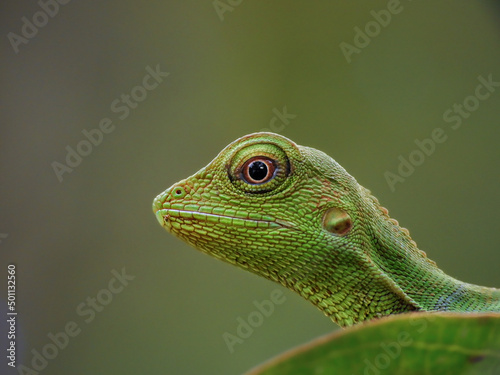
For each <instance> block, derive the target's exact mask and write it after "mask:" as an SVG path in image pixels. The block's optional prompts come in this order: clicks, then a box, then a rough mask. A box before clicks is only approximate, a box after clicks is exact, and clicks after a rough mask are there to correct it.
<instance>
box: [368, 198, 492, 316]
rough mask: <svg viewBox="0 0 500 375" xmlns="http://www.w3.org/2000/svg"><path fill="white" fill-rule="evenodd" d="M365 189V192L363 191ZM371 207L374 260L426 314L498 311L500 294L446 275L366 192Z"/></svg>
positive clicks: (371, 253) (371, 245)
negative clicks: (435, 312)
mask: <svg viewBox="0 0 500 375" xmlns="http://www.w3.org/2000/svg"><path fill="white" fill-rule="evenodd" d="M363 189H364V188H363ZM364 193H365V197H366V198H367V199H366V200H368V201H370V202H371V204H370V205H368V206H367V207H370V208H371V211H372V212H370V213H368V217H372V220H371V225H370V226H369V228H371V233H370V240H371V241H370V248H369V249H368V252H369V254H370V258H371V259H372V260H373V262H374V263H375V264H377V266H378V267H379V269H380V270H381V271H382V272H383V273H384V274H385V275H386V276H387V277H388V278H389V279H391V280H392V281H394V283H395V284H396V285H398V286H399V287H400V288H401V290H402V291H403V292H404V294H405V295H406V296H408V297H409V298H410V299H411V300H412V301H414V302H415V305H416V306H417V307H418V309H420V310H424V311H456V312H467V311H478V312H479V311H498V309H499V308H500V290H499V289H495V288H486V287H481V286H477V285H473V284H468V283H464V282H461V281H459V280H457V279H454V278H453V277H451V276H448V275H447V274H445V273H444V272H443V271H442V270H441V269H440V268H438V266H437V265H436V263H435V262H434V261H432V260H430V259H429V258H427V256H426V254H425V252H423V251H421V250H420V249H418V247H417V244H416V243H415V241H413V240H412V239H411V237H410V234H409V232H408V230H407V229H405V228H402V227H400V226H399V224H398V222H397V221H396V220H394V219H391V218H390V217H389V214H388V212H387V210H386V209H385V208H383V207H381V206H380V205H379V203H378V201H377V199H376V198H375V197H373V196H372V195H371V194H370V192H369V191H368V190H366V189H364Z"/></svg>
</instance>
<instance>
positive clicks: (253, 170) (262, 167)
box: [248, 160, 269, 181]
mask: <svg viewBox="0 0 500 375" xmlns="http://www.w3.org/2000/svg"><path fill="white" fill-rule="evenodd" d="M268 173H269V168H268V167H267V164H266V163H264V162H262V161H260V160H257V161H254V162H252V163H251V164H250V165H249V166H248V175H249V176H250V177H251V178H252V180H254V181H262V180H263V179H265V178H266V176H267V174H268Z"/></svg>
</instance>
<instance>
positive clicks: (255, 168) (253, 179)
mask: <svg viewBox="0 0 500 375" xmlns="http://www.w3.org/2000/svg"><path fill="white" fill-rule="evenodd" d="M241 173H242V176H243V180H244V181H245V182H246V183H248V184H250V185H261V184H265V183H266V182H268V181H270V180H272V179H273V178H274V175H275V174H276V165H275V163H274V161H273V160H271V159H268V158H266V157H263V156H255V157H253V158H250V159H248V160H247V161H246V162H245V164H243V168H242V172H241Z"/></svg>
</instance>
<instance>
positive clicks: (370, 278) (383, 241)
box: [153, 133, 500, 326]
mask: <svg viewBox="0 0 500 375" xmlns="http://www.w3.org/2000/svg"><path fill="white" fill-rule="evenodd" d="M153 211H154V212H155V214H156V217H157V219H158V221H159V222H160V224H161V225H162V226H163V227H164V228H165V229H166V230H167V231H169V232H171V233H172V234H174V235H176V236H177V237H179V238H181V239H183V240H184V241H186V242H188V243H189V244H191V245H193V246H194V247H196V248H197V249H199V250H201V251H202V252H205V253H207V254H210V255H212V256H214V257H216V258H218V259H222V260H224V261H226V262H228V263H231V264H234V265H237V266H239V267H241V268H244V269H246V270H249V271H251V272H254V273H256V274H258V275H261V276H263V277H265V278H267V279H270V280H273V281H275V282H278V283H280V284H282V285H284V286H285V287H287V288H289V289H291V290H293V291H295V292H297V293H298V294H300V295H301V296H302V297H304V298H305V299H307V300H309V301H310V302H312V303H313V304H314V305H316V306H317V307H318V308H319V309H320V310H322V311H323V312H324V313H325V314H326V315H328V316H329V317H330V318H331V319H332V320H333V321H334V322H336V323H337V324H339V325H340V326H349V325H352V324H354V323H357V322H361V321H364V320H368V319H372V318H376V317H380V316H384V315H388V314H397V313H403V312H407V311H452V312H487V311H490V312H492V311H500V290H499V289H494V288H486V287H481V286H477V285H472V284H467V283H464V282H461V281H458V280H456V279H454V278H452V277H450V276H448V275H446V274H445V273H444V272H443V271H442V270H440V269H439V268H438V267H437V266H436V264H435V263H434V262H433V261H432V260H430V259H429V258H427V256H426V254H425V253H424V252H423V251H421V250H419V249H418V247H417V245H416V243H415V242H414V241H413V240H412V239H411V238H410V235H409V232H408V230H407V229H405V228H402V227H400V226H399V224H398V222H397V221H396V220H394V219H391V218H390V217H389V215H388V212H387V210H386V209H385V208H383V207H382V206H380V204H379V203H378V201H377V199H376V198H375V197H374V196H373V195H372V194H371V193H370V191H369V190H367V189H365V188H364V187H362V186H361V185H359V184H358V183H357V182H356V180H355V179H354V178H353V177H352V176H350V175H349V174H348V173H347V172H346V171H345V170H344V169H343V168H342V167H341V166H340V165H339V164H337V163H336V162H335V160H333V159H332V158H330V157H329V156H328V155H326V154H325V153H323V152H321V151H318V150H315V149H313V148H309V147H304V146H299V145H297V144H295V143H293V142H292V141H290V140H289V139H287V138H285V137H283V136H280V135H277V134H273V133H255V134H250V135H247V136H245V137H242V138H240V139H237V140H236V141H234V142H232V143H231V144H230V145H228V146H227V147H226V148H225V149H224V150H222V151H221V152H220V153H219V155H218V156H217V157H216V158H215V159H214V160H213V161H212V162H211V163H210V164H208V165H207V166H206V167H205V168H202V169H201V170H200V171H198V172H197V173H196V174H194V175H193V176H191V177H189V178H187V179H184V180H182V181H180V182H178V183H176V184H174V185H173V186H171V187H170V188H168V189H167V190H166V191H164V192H163V193H161V194H160V195H158V196H157V197H156V198H155V200H154V202H153Z"/></svg>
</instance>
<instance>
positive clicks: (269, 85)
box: [0, 0, 500, 375]
mask: <svg viewBox="0 0 500 375" xmlns="http://www.w3.org/2000/svg"><path fill="white" fill-rule="evenodd" d="M231 3H232V4H233V6H231V5H228V4H229V3H228V2H227V1H226V0H221V2H218V3H217V2H216V4H219V5H218V6H219V7H222V6H223V5H221V4H226V5H225V6H226V8H225V9H226V11H225V12H224V13H223V14H221V15H219V14H218V13H217V11H216V9H215V7H214V2H212V1H165V2H142V3H138V2H133V1H106V2H100V3H98V2H78V1H71V2H68V3H67V4H65V5H59V9H57V14H54V15H53V17H50V16H49V17H47V18H46V22H45V21H44V16H43V15H40V14H38V16H37V17H38V18H37V19H36V21H37V22H38V23H39V24H42V25H43V26H41V27H37V30H38V31H37V33H36V35H34V36H33V37H32V38H26V43H21V44H19V45H17V49H18V51H17V53H16V51H15V48H14V47H13V43H12V42H11V40H10V39H9V35H10V36H11V37H12V34H9V33H15V34H17V35H19V36H22V27H23V24H24V21H23V17H26V19H27V20H28V21H33V16H34V15H36V14H37V12H40V11H41V9H42V8H41V6H40V4H38V3H37V2H35V1H29V2H28V1H6V2H3V4H2V6H1V16H0V17H1V18H2V21H1V25H0V28H1V31H2V32H1V35H2V44H1V74H2V77H1V79H2V86H1V90H0V100H1V106H0V108H1V112H0V113H1V124H2V126H1V128H0V172H1V177H0V179H1V180H0V181H1V184H0V204H1V209H0V210H1V215H0V234H3V236H1V238H0V240H1V243H0V266H1V269H0V280H4V281H2V284H0V299H1V301H2V304H3V306H2V311H1V312H2V315H4V310H5V300H6V295H7V292H6V281H5V280H6V274H7V272H6V271H7V264H9V263H15V264H16V265H17V277H18V279H17V280H18V285H17V302H18V305H17V307H18V312H19V315H18V327H17V328H18V333H20V334H21V336H20V337H19V338H18V345H19V347H18V350H19V351H18V364H24V365H26V366H29V367H31V363H30V362H31V360H32V357H33V354H32V352H31V351H32V350H33V349H34V350H38V351H41V350H42V349H43V347H44V346H45V345H46V344H47V343H50V342H51V341H50V340H49V338H48V336H47V334H48V333H50V332H52V333H54V334H55V333H56V332H59V331H62V330H63V329H64V326H65V325H66V324H67V323H68V322H70V321H74V322H76V323H77V324H78V326H79V328H80V329H81V333H80V334H79V335H78V336H77V337H74V338H71V340H70V342H69V344H68V345H67V347H66V348H65V349H63V350H60V351H59V353H58V355H57V357H56V358H54V359H52V360H49V361H48V365H47V367H46V368H45V369H44V370H43V371H42V372H41V373H44V374H52V375H63V374H64V375H65V374H148V373H161V374H181V375H184V374H214V375H215V374H217V375H225V374H240V373H242V372H244V371H246V370H248V369H250V368H251V367H253V366H255V365H257V364H259V363H261V362H263V361H264V360H266V359H268V358H270V357H272V356H274V355H276V354H278V353H280V352H282V351H284V350H286V349H288V348H291V347H293V346H295V345H298V344H300V343H303V342H305V341H308V340H310V339H312V338H314V337H316V336H318V335H321V334H325V333H328V332H330V331H332V330H335V329H336V327H335V325H334V324H333V323H331V322H330V321H329V319H328V318H326V317H325V316H323V315H322V313H321V312H319V310H317V309H316V308H315V307H314V306H312V305H310V304H309V303H307V302H306V301H304V300H302V299H301V298H300V297H298V296H296V295H294V294H292V293H291V292H288V291H286V290H284V289H283V291H284V293H285V296H286V302H285V303H284V304H282V305H279V306H276V310H275V312H274V313H273V314H272V315H271V316H270V317H269V318H266V319H265V321H264V323H263V325H262V326H261V327H258V328H256V329H255V331H254V332H253V334H252V335H251V336H250V337H249V338H247V339H245V340H244V343H243V344H239V345H236V347H235V351H234V353H230V352H229V350H228V347H227V346H226V344H225V342H224V340H223V337H222V335H223V333H224V332H229V333H231V334H236V327H237V324H238V323H237V318H238V317H242V318H246V317H247V316H248V314H250V313H251V312H252V311H255V306H254V305H253V302H254V301H262V300H264V299H268V298H269V296H270V294H271V292H272V291H273V290H275V289H276V288H281V287H279V286H277V285H275V284H273V283H271V282H269V281H267V280H264V279H260V278H258V277H257V276H254V275H252V274H250V273H247V272H244V271H242V270H239V269H237V268H235V267H232V266H229V265H226V264H224V263H222V262H220V261H217V260H215V259H212V258H210V257H208V256H206V255H203V254H201V253H199V252H197V251H196V250H194V249H192V248H190V247H188V245H186V244H184V243H182V242H181V241H179V240H177V239H176V238H174V237H173V236H171V235H169V234H168V233H167V232H165V231H164V230H163V229H162V228H161V227H160V226H159V225H158V223H157V221H156V219H155V217H154V215H153V214H152V211H151V203H152V200H153V198H154V197H155V196H156V195H157V194H158V193H160V192H161V191H163V190H164V189H165V188H167V187H168V186H170V185H171V184H172V183H174V182H176V181H178V180H179V179H181V178H184V177H187V176H188V175H190V174H192V173H193V172H195V171H197V170H198V169H200V168H201V167H203V166H204V165H206V164H207V163H208V162H209V161H210V160H211V159H212V158H213V157H215V156H216V154H217V153H218V152H219V151H220V150H221V149H222V148H223V147H224V146H225V145H226V144H228V143H229V142H231V141H233V140H234V139H236V138H237V137H240V136H242V135H245V134H247V133H251V132H255V131H259V130H261V129H262V128H266V127H269V123H270V121H271V119H272V118H273V117H274V116H275V114H274V112H273V109H277V110H279V111H282V109H283V107H284V106H286V108H287V112H288V113H290V114H293V115H296V117H295V118H293V119H291V120H290V122H289V123H288V124H285V125H286V126H284V127H282V129H280V133H281V134H283V135H285V136H287V137H289V138H291V139H292V140H294V141H296V142H297V143H299V144H302V145H307V146H312V147H315V148H318V149H321V150H323V151H325V152H326V153H328V154H329V155H331V156H332V157H333V158H335V159H336V160H337V161H338V162H339V163H340V164H342V165H343V166H344V167H345V168H346V169H347V170H348V171H349V172H350V173H351V174H352V175H353V176H355V177H356V179H357V180H358V181H359V182H360V183H361V184H362V185H364V186H366V187H368V188H369V189H371V190H372V192H373V193H374V194H375V195H376V196H377V197H378V198H379V200H380V201H381V203H382V204H383V205H384V206H386V207H387V208H388V209H389V210H390V213H391V215H392V216H393V217H395V218H397V219H398V220H399V222H400V223H401V224H402V225H403V226H405V227H407V228H409V229H410V232H411V234H412V236H413V238H414V239H415V240H416V241H417V243H418V244H419V247H420V248H421V249H423V250H425V251H426V252H427V253H428V255H429V256H430V258H431V259H433V260H435V261H436V262H437V263H438V265H439V266H441V268H443V269H444V270H445V271H446V272H447V273H449V274H451V275H453V276H454V277H456V278H458V279H461V280H465V281H468V282H472V283H476V284H481V285H488V286H497V287H500V277H499V264H500V252H499V251H498V244H497V238H498V224H499V220H498V211H499V209H500V204H499V203H500V199H499V195H498V186H499V184H500V178H499V173H498V164H499V161H500V152H499V146H498V143H499V139H500V138H499V136H500V130H499V129H500V116H499V115H500V89H495V88H493V90H494V92H492V93H491V95H490V97H489V98H488V99H486V100H482V101H480V102H479V104H478V106H477V109H475V110H474V111H473V112H471V113H469V117H468V118H467V119H465V120H464V121H463V124H462V126H461V127H460V128H459V129H457V130H453V129H452V128H451V125H452V124H450V123H447V122H445V121H444V120H443V114H444V113H445V111H447V110H448V109H449V108H451V107H452V106H453V104H454V103H463V101H464V99H465V98H466V97H468V96H469V95H474V93H475V89H476V86H477V85H478V83H479V82H478V77H479V76H483V77H484V78H487V77H488V76H489V75H492V77H493V80H494V81H496V82H499V81H500V63H499V62H500V7H499V6H498V2H496V1H471V0H461V1H438V2H436V1H406V0H405V1H401V4H400V8H399V9H400V10H401V11H400V12H399V13H398V14H393V15H392V17H391V20H390V22H389V23H388V25H387V26H386V27H381V30H380V31H379V33H378V35H375V36H374V37H373V38H371V40H370V43H369V44H368V45H367V46H366V47H364V48H361V49H360V51H359V53H355V54H353V55H352V56H351V57H350V58H351V60H352V61H351V62H350V63H348V61H347V60H346V58H345V56H344V55H343V53H342V51H341V49H340V47H339V45H340V44H341V43H342V42H345V43H350V44H353V43H354V37H355V34H356V31H355V27H359V28H360V29H364V27H365V26H366V25H367V23H369V22H371V21H373V20H374V16H373V14H372V13H370V12H371V11H376V12H379V11H380V10H382V9H386V8H387V1H370V2H345V1H343V2H341V1H315V2H304V1H274V2H251V1H247V0H243V1H239V2H238V1H236V0H232V2H231ZM54 9H55V8H52V12H53V13H56V12H55V10H54ZM221 9H222V8H221ZM44 23H46V24H45V25H44ZM25 32H27V30H25ZM17 40H19V39H17ZM157 65H159V68H160V70H161V71H163V72H169V73H170V74H169V76H168V77H165V78H163V81H162V82H161V83H160V84H159V85H158V86H157V87H156V88H154V89H153V90H151V91H144V90H143V91H141V89H136V87H137V86H138V85H141V84H142V80H143V77H144V76H145V75H146V74H147V71H146V69H147V67H148V66H149V67H151V68H152V69H155V67H156V66H157ZM134 89H135V91H134V92H135V94H136V95H141V94H143V93H144V92H146V94H147V97H146V98H145V99H144V100H143V101H142V102H140V103H139V104H138V105H137V107H136V108H133V109H130V112H129V113H128V116H126V118H124V119H120V118H119V116H120V114H124V112H120V113H117V112H116V110H115V111H113V109H112V103H113V102H114V101H115V100H117V99H118V100H120V98H121V95H122V94H130V92H131V90H134ZM141 99H142V98H141ZM115 109H116V107H115ZM103 118H109V119H111V120H112V123H113V125H114V130H113V131H112V132H111V133H109V134H105V135H104V138H103V140H102V142H101V143H100V144H99V145H97V146H94V147H93V148H92V150H91V152H90V153H89V155H88V156H85V157H83V159H82V161H81V163H80V164H79V165H78V166H76V167H75V168H74V170H73V171H72V172H71V173H64V174H63V176H62V178H63V181H62V182H60V181H59V180H58V178H57V176H56V174H55V172H54V170H53V167H52V163H53V162H60V163H64V162H65V157H66V154H67V150H66V147H67V146H70V147H71V148H73V149H75V148H76V147H77V145H78V144H79V143H80V142H81V141H82V140H84V139H86V138H85V136H84V135H83V134H82V131H83V130H84V129H85V130H87V131H91V130H92V129H95V128H98V127H99V123H100V121H101V120H102V119H103ZM277 124H278V125H280V123H279V122H278V123H277ZM437 127H442V128H443V129H445V131H446V134H447V135H448V139H447V141H446V142H444V143H442V144H439V145H437V147H436V150H435V152H434V153H433V154H432V155H430V156H428V157H427V158H426V159H425V161H424V163H423V164H422V165H420V166H418V167H417V168H416V169H415V171H414V173H413V174H412V175H411V176H409V177H408V178H406V180H405V182H404V183H398V184H396V186H395V191H391V189H390V188H389V186H388V184H387V181H386V179H385V177H384V173H385V172H386V171H391V172H394V173H396V172H397V167H398V163H399V161H398V157H399V156H400V155H403V157H405V158H407V157H408V155H409V154H410V153H411V152H412V151H413V150H415V149H416V146H415V143H414V141H415V139H420V140H422V139H424V138H428V137H429V136H430V135H431V133H432V131H433V129H435V128H437ZM123 267H125V269H126V272H127V274H129V275H133V276H135V279H134V280H133V281H130V283H129V285H127V286H126V287H125V288H124V290H123V291H122V292H121V293H119V294H116V295H114V297H113V300H112V301H111V302H110V303H109V304H108V305H107V306H105V308H104V309H103V310H102V311H100V312H97V313H96V316H95V319H94V320H93V321H91V322H90V323H88V324H87V323H85V321H84V319H85V318H88V315H86V316H81V315H79V314H78V313H77V306H79V305H80V304H81V303H84V302H85V301H86V300H87V298H88V297H96V295H97V294H98V293H100V292H101V291H102V290H103V289H105V288H107V286H108V282H109V281H110V280H111V279H112V278H113V275H112V273H111V272H112V270H117V271H120V270H121V269H122V268H123ZM4 316H5V315H4ZM4 316H2V317H0V319H1V320H2V321H4V320H5V319H4ZM2 324H3V325H1V327H2V332H0V334H1V337H0V343H1V345H2V349H4V347H5V345H6V338H5V335H6V334H5V324H4V323H2ZM23 348H24V349H23ZM3 357H4V356H3V355H2V358H3ZM1 362H2V363H0V368H1V370H0V372H1V373H2V374H4V373H5V374H10V373H13V374H14V373H17V372H16V371H11V369H10V368H9V367H8V366H7V365H6V360H5V359H4V358H3V359H2V360H1Z"/></svg>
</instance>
